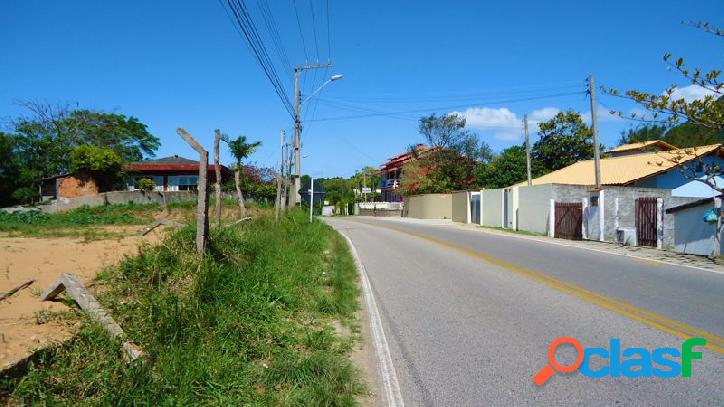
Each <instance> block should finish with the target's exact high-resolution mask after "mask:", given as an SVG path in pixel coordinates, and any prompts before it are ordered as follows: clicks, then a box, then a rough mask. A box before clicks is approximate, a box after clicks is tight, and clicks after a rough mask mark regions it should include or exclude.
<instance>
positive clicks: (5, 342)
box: [0, 226, 166, 370]
mask: <svg viewBox="0 0 724 407" xmlns="http://www.w3.org/2000/svg"><path fill="white" fill-rule="evenodd" d="M139 228H140V227H139V226H123V227H114V228H112V230H111V232H113V234H120V235H123V236H125V237H122V238H115V239H108V240H94V241H87V240H84V239H83V238H71V237H58V238H30V237H0V293H4V292H7V291H9V290H10V289H12V288H13V287H16V286H17V285H19V284H20V283H22V282H23V281H26V280H28V279H35V282H34V283H33V284H32V285H31V286H30V287H28V288H26V289H24V290H22V291H20V292H18V293H16V294H15V295H13V296H11V297H10V298H8V299H6V300H4V301H1V302H0V370H2V369H4V368H6V367H8V366H10V365H12V364H14V363H15V362H17V361H18V360H20V359H22V358H24V357H26V356H27V355H29V354H30V353H31V352H32V350H34V349H37V348H40V347H43V346H46V345H47V344H48V343H49V342H52V341H61V340H64V339H67V338H69V337H70V336H71V335H72V333H73V330H74V329H75V323H72V322H67V321H63V320H62V319H58V318H46V317H44V316H43V314H44V313H43V311H63V310H66V309H68V308H67V307H66V306H65V305H64V304H62V303H60V302H41V301H40V299H39V298H38V296H39V294H40V292H41V291H43V290H45V289H46V288H47V287H48V286H49V285H50V284H51V283H53V282H54V281H55V280H56V279H57V278H58V276H59V275H60V274H61V273H66V272H72V273H75V274H76V275H77V276H78V277H79V278H80V279H81V281H83V282H84V283H86V284H88V283H89V282H91V281H92V280H93V278H94V277H95V275H96V273H97V272H98V271H100V270H101V269H103V268H104V267H106V266H109V265H112V264H115V263H117V262H118V261H119V260H121V259H122V258H123V256H124V255H127V254H135V253H136V252H137V248H138V246H139V244H141V243H142V242H148V243H151V244H154V243H156V242H159V241H160V240H161V239H162V237H163V234H164V233H166V232H165V231H164V230H163V227H161V228H157V229H155V230H154V231H152V232H151V233H149V234H148V235H146V236H145V237H141V236H138V235H137V234H136V232H137V231H138V230H139Z"/></svg>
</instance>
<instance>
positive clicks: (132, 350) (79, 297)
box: [40, 273, 144, 361]
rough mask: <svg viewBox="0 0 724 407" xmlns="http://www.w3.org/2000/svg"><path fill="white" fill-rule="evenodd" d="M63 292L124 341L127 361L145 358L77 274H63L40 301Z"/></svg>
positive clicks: (113, 335)
mask: <svg viewBox="0 0 724 407" xmlns="http://www.w3.org/2000/svg"><path fill="white" fill-rule="evenodd" d="M63 291H67V292H68V294H70V296H71V297H73V299H74V300H75V302H76V303H77V304H78V306H79V307H80V308H81V309H82V310H83V311H85V312H87V313H88V314H89V315H90V316H91V318H93V319H94V320H96V321H97V322H99V323H100V324H101V325H102V326H103V328H105V330H106V331H107V332H108V333H109V334H110V335H111V336H112V337H114V338H117V339H119V340H121V341H122V345H121V347H122V348H123V354H124V357H125V358H126V360H129V361H134V360H136V359H138V358H140V357H143V356H144V352H143V351H142V350H141V349H139V348H138V346H136V345H135V344H134V343H133V342H131V341H130V340H128V338H126V334H125V332H123V329H122V328H121V327H120V326H119V325H118V324H117V323H116V321H114V320H113V317H111V316H110V315H108V313H107V312H106V310H105V309H103V307H102V306H101V304H100V303H99V302H98V301H97V300H96V299H95V297H94V296H93V294H91V293H90V292H88V290H87V289H86V288H85V287H84V286H83V284H82V283H81V282H80V281H78V278H77V277H76V276H75V274H73V273H63V274H62V275H61V276H60V278H58V280H57V281H56V282H55V283H53V285H51V286H50V287H49V288H48V289H47V290H46V291H45V292H44V293H43V294H42V295H41V296H40V300H41V301H47V300H52V299H53V298H55V297H57V296H58V295H60V293H62V292H63Z"/></svg>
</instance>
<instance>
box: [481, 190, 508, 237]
mask: <svg viewBox="0 0 724 407" xmlns="http://www.w3.org/2000/svg"><path fill="white" fill-rule="evenodd" d="M503 191H504V190H503V189H484V190H483V226H493V227H498V228H499V227H502V226H503Z"/></svg>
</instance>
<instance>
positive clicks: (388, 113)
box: [309, 91, 585, 122]
mask: <svg viewBox="0 0 724 407" xmlns="http://www.w3.org/2000/svg"><path fill="white" fill-rule="evenodd" d="M582 94H585V92H582V91H578V92H567V93H558V94H551V95H541V96H534V97H527V98H519V99H507V100H497V101H491V102H485V103H484V104H486V105H499V104H505V103H515V102H525V101H531V100H541V99H551V98H556V97H562V96H571V95H582ZM467 107H470V104H469V103H468V104H462V105H452V106H438V107H428V108H424V109H415V110H406V111H399V112H381V113H370V114H363V115H350V116H340V117H325V118H321V119H314V120H309V121H315V122H321V121H332V120H348V119H362V118H367V117H376V116H390V117H394V115H400V114H406V113H425V112H429V111H432V110H449V109H462V108H467Z"/></svg>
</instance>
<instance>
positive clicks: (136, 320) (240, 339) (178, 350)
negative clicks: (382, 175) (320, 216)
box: [0, 211, 365, 406]
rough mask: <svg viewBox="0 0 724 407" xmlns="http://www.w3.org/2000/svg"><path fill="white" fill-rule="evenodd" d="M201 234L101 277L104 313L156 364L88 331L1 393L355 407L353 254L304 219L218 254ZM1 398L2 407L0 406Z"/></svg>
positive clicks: (217, 239) (111, 400)
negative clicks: (127, 360) (133, 359)
mask: <svg viewBox="0 0 724 407" xmlns="http://www.w3.org/2000/svg"><path fill="white" fill-rule="evenodd" d="M194 234H195V233H194V230H193V229H192V228H190V227H187V228H185V229H182V230H181V231H179V232H177V233H175V234H174V235H172V236H171V237H169V238H168V239H167V240H166V241H165V242H164V243H163V244H161V245H159V246H155V247H144V248H143V249H142V250H141V252H140V254H139V255H138V256H136V257H132V258H127V259H126V260H125V261H123V262H122V263H121V264H120V265H119V266H117V267H114V268H111V269H108V270H107V271H105V272H104V273H102V274H101V275H100V276H99V283H100V284H101V286H102V287H103V289H102V290H100V292H101V293H100V294H98V296H99V300H100V301H101V302H102V303H103V304H104V305H105V306H106V307H107V309H108V310H109V311H110V313H111V314H112V315H113V317H114V318H115V319H116V320H117V322H118V323H119V324H120V325H121V326H123V328H124V329H125V330H126V332H127V334H128V335H129V337H130V338H131V339H133V340H134V341H135V342H136V343H138V344H139V345H140V346H141V347H142V348H143V349H144V350H145V351H146V352H148V354H149V360H148V361H147V362H146V363H143V364H135V365H131V366H127V365H125V364H124V363H123V361H122V358H121V354H120V348H119V344H118V343H114V341H112V340H110V339H109V338H108V336H107V335H106V334H105V333H104V332H103V331H102V330H101V329H100V328H99V327H98V326H97V325H96V324H94V323H91V322H89V321H85V322H84V324H83V327H82V328H81V329H80V331H79V333H78V334H77V336H76V337H75V339H73V340H72V341H70V342H67V343H65V344H62V345H58V346H55V347H51V348H48V349H45V350H42V351H40V352H38V353H37V354H36V357H35V358H34V361H33V362H32V363H30V365H29V368H28V371H27V373H26V374H25V375H24V376H22V377H19V378H11V377H6V378H4V379H2V382H1V384H0V394H5V397H9V400H10V401H11V402H17V403H20V404H49V405H79V404H82V405H128V404H134V405H136V404H139V405H242V404H243V405H314V406H317V405H353V404H355V396H356V395H359V394H362V393H364V391H365V389H364V386H363V384H362V382H361V379H360V376H359V374H358V372H357V370H356V369H355V368H354V367H353V365H352V363H351V361H350V360H349V358H348V354H349V352H350V350H351V348H352V345H353V343H354V342H355V341H356V340H357V339H358V338H357V336H356V335H350V336H347V337H342V336H340V335H339V334H337V333H336V331H335V328H334V326H335V323H341V324H342V325H345V326H347V327H349V328H351V330H352V331H353V332H357V331H358V329H357V328H358V327H355V324H356V322H355V321H356V320H355V316H354V313H355V311H356V310H357V309H358V302H357V297H358V288H357V284H356V279H357V275H356V271H355V266H354V262H353V260H352V258H351V256H350V254H349V251H348V248H347V246H346V244H345V241H344V240H343V238H342V237H341V236H339V235H338V234H337V233H336V232H334V231H333V230H332V229H331V228H329V227H328V226H326V225H325V224H323V223H321V222H315V223H313V224H310V223H309V222H308V220H307V218H306V214H305V213H303V212H302V211H297V212H292V213H291V214H290V215H289V216H287V217H284V218H283V219H281V221H280V222H279V223H275V222H274V221H273V218H271V219H270V217H260V218H257V219H255V220H254V221H253V222H250V223H240V224H239V225H238V226H237V227H233V228H221V229H213V230H212V236H211V240H210V244H209V250H208V253H207V255H205V256H204V257H203V258H198V257H197V256H195V255H193V253H194ZM0 398H1V397H0Z"/></svg>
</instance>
